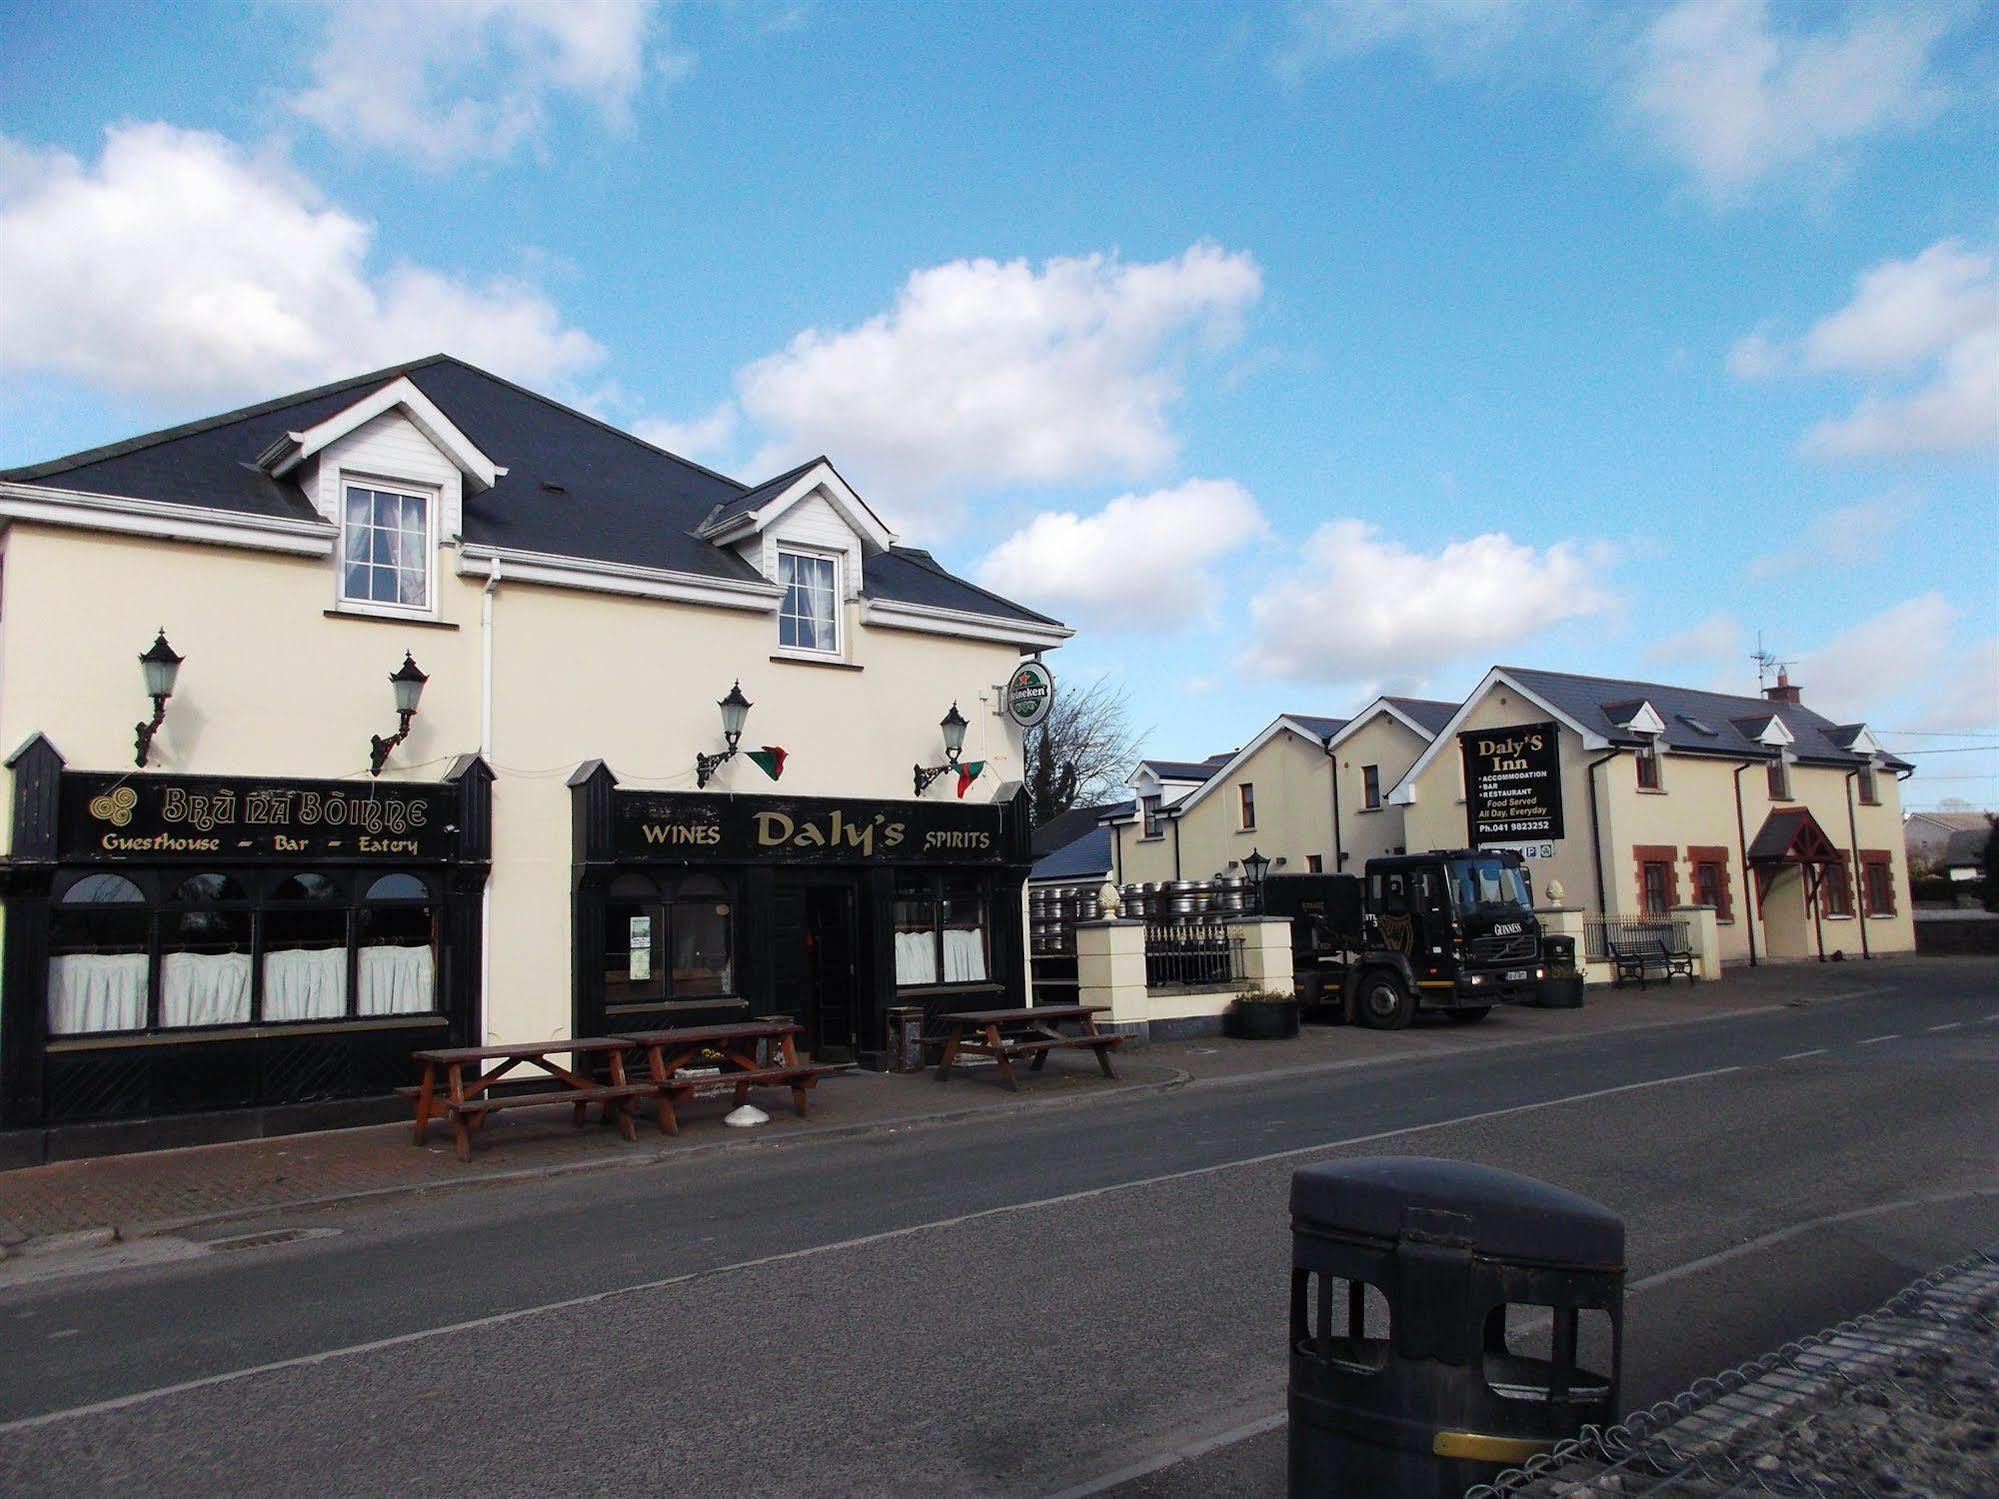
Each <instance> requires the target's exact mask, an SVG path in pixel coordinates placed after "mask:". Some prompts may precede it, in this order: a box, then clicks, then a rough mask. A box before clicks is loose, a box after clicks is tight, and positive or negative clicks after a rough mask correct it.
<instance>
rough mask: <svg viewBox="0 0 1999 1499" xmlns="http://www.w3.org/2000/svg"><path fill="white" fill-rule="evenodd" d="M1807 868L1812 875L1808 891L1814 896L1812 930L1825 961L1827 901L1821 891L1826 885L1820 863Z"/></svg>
mask: <svg viewBox="0 0 1999 1499" xmlns="http://www.w3.org/2000/svg"><path fill="white" fill-rule="evenodd" d="M1805 869H1806V872H1807V873H1808V874H1809V875H1810V883H1811V887H1812V888H1811V890H1810V891H1809V892H1807V893H1808V894H1810V896H1811V898H1812V932H1813V934H1814V935H1816V936H1817V938H1818V943H1819V961H1820V962H1821V963H1823V962H1824V961H1825V910H1824V906H1825V902H1823V901H1821V900H1820V899H1819V891H1820V890H1821V889H1822V888H1823V887H1824V885H1825V881H1824V880H1823V879H1821V878H1820V877H1819V866H1818V865H1816V864H1806V865H1805Z"/></svg>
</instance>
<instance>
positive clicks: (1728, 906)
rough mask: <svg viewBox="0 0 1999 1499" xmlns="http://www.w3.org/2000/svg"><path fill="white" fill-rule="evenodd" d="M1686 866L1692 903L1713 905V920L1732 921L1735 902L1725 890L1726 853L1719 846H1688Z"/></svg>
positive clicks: (1727, 882)
mask: <svg viewBox="0 0 1999 1499" xmlns="http://www.w3.org/2000/svg"><path fill="white" fill-rule="evenodd" d="M1687 863H1688V864H1690V865H1692V866H1693V872H1694V903H1695V904H1696V905H1702V906H1713V907H1714V919H1715V920H1716V921H1733V920H1735V902H1734V897H1733V892H1732V891H1731V890H1730V889H1729V879H1728V866H1729V859H1728V850H1727V849H1726V848H1723V847H1722V846H1720V845H1719V844H1713V845H1694V846H1690V847H1689V848H1688V849H1687Z"/></svg>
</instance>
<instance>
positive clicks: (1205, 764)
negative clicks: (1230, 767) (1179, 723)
mask: <svg viewBox="0 0 1999 1499" xmlns="http://www.w3.org/2000/svg"><path fill="white" fill-rule="evenodd" d="M1138 763H1139V765H1140V766H1141V767H1142V768H1144V769H1147V770H1150V771H1151V772H1152V773H1153V774H1154V775H1156V776H1158V777H1159V779H1160V780H1162V781H1205V780H1207V778H1208V777H1209V776H1211V775H1213V774H1214V773H1215V772H1216V771H1218V770H1220V769H1221V768H1222V766H1224V765H1226V764H1228V761H1227V760H1226V759H1221V760H1215V759H1208V760H1141V761H1139V762H1138Z"/></svg>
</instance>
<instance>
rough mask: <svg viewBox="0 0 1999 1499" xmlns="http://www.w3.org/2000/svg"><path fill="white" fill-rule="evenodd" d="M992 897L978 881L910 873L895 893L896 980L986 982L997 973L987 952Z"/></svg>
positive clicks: (905, 984)
mask: <svg viewBox="0 0 1999 1499" xmlns="http://www.w3.org/2000/svg"><path fill="white" fill-rule="evenodd" d="M986 916H987V911H986V896H985V891H984V888H983V887H982V885H981V883H980V881H979V880H978V879H977V878H976V877H968V876H965V875H932V874H905V875H903V876H902V877H901V878H900V879H898V880H897V882H896V888H895V981H896V983H897V985H898V986H900V987H902V988H912V987H919V986H922V985H926V984H974V983H981V982H983V981H984V980H985V978H986V976H987V975H988V974H989V973H990V972H991V971H992V970H991V966H990V964H989V963H988V962H987V951H986V925H987V922H986Z"/></svg>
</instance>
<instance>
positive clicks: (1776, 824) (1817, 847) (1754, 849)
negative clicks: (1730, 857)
mask: <svg viewBox="0 0 1999 1499" xmlns="http://www.w3.org/2000/svg"><path fill="white" fill-rule="evenodd" d="M1837 852H1838V850H1837V849H1836V848H1835V847H1834V845H1833V842H1832V840H1831V839H1830V838H1828V837H1827V836H1826V831H1825V829H1824V828H1822V827H1820V826H1819V820H1818V819H1817V818H1816V817H1814V816H1812V814H1811V810H1810V809H1809V808H1806V807H1780V808H1778V809H1777V810H1776V811H1774V812H1772V813H1771V814H1770V815H1769V816H1768V817H1766V818H1764V819H1763V826H1762V827H1760V828H1758V829H1757V830H1756V836H1755V837H1754V838H1752V839H1750V840H1749V862H1750V863H1752V864H1759V863H1775V862H1780V861H1785V860H1789V861H1794V862H1795V861H1798V860H1804V861H1807V862H1812V861H1817V860H1819V859H1823V858H1830V857H1832V856H1834V855H1836V854H1837Z"/></svg>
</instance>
